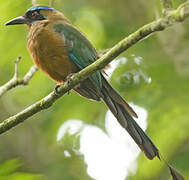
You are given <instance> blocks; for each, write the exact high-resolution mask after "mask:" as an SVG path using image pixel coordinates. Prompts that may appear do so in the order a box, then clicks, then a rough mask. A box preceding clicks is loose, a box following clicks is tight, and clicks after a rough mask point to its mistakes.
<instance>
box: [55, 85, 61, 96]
mask: <svg viewBox="0 0 189 180" xmlns="http://www.w3.org/2000/svg"><path fill="white" fill-rule="evenodd" d="M59 87H60V84H57V85H56V86H55V88H54V93H55V94H56V95H57V96H58V95H60V94H59V92H58V88H59Z"/></svg>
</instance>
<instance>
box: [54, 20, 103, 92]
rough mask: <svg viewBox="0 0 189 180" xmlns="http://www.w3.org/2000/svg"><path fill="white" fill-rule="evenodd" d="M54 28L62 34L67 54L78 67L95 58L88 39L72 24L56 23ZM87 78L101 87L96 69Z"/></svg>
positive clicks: (86, 64)
mask: <svg viewBox="0 0 189 180" xmlns="http://www.w3.org/2000/svg"><path fill="white" fill-rule="evenodd" d="M54 30H55V32H56V33H58V34H59V35H60V36H63V38H64V41H65V43H66V48H67V50H68V56H69V58H70V60H72V61H73V62H74V63H75V64H76V65H77V66H78V67H79V68H80V69H84V68H85V67H87V66H88V65H90V64H91V63H93V62H94V61H96V59H97V53H96V50H95V49H94V48H93V46H92V45H91V43H90V42H89V41H88V39H87V38H86V37H85V36H84V35H83V34H82V33H81V32H79V31H78V30H77V29H76V28H74V27H73V26H72V25H70V24H67V23H64V24H56V25H55V26H54ZM89 79H90V80H91V81H92V82H93V83H95V84H96V85H97V86H98V88H100V89H101V87H102V82H101V73H100V71H97V72H96V73H94V74H92V75H91V76H90V77H89Z"/></svg>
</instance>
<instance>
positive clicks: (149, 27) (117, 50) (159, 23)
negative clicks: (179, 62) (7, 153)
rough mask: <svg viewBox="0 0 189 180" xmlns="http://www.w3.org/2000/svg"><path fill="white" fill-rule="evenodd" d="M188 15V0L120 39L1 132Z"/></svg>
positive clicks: (0, 127)
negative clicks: (144, 40) (124, 52)
mask: <svg viewBox="0 0 189 180" xmlns="http://www.w3.org/2000/svg"><path fill="white" fill-rule="evenodd" d="M188 16H189V2H186V3H184V4H182V5H180V6H179V7H178V8H177V9H176V10H173V11H171V12H170V13H168V14H167V15H165V16H164V17H162V18H160V19H158V20H156V21H153V22H151V23H149V24H146V25H144V26H143V27H141V28H140V29H138V30H137V31H136V32H134V33H132V34H131V35H129V36H128V37H126V38H125V39H123V40H122V41H120V42H119V43H118V44H116V45H115V46H114V47H112V48H111V49H110V50H109V51H108V52H107V53H106V54H104V55H103V56H102V57H101V58H99V59H98V60H97V61H95V62H94V63H93V64H91V65H89V66H88V67H86V68H85V69H83V70H82V71H80V72H78V73H76V74H74V75H73V76H71V77H70V79H69V82H65V83H64V84H63V85H62V86H61V87H60V88H58V92H59V94H60V95H56V94H55V93H54V92H52V93H50V94H49V95H48V96H46V97H44V98H43V99H41V100H40V101H38V102H36V103H35V104H33V105H31V106H29V107H28V108H26V109H24V110H23V111H21V112H19V113H18V114H16V115H14V116H12V117H9V118H8V119H6V120H4V121H3V122H2V123H1V124H0V134H2V133H4V132H6V131H8V130H9V129H11V128H13V127H15V126H17V125H18V124H20V123H21V122H23V121H25V120H26V119H28V118H29V117H31V116H32V115H34V114H36V113H38V112H40V111H42V110H44V109H47V108H49V107H50V106H52V105H53V103H54V102H55V101H56V100H57V99H59V98H60V97H61V96H62V95H64V94H65V93H66V92H68V91H69V90H71V89H72V88H73V87H74V86H75V85H77V84H78V83H79V82H81V81H83V80H84V79H86V78H87V77H88V76H89V75H91V74H92V73H94V72H95V71H97V70H100V69H102V68H104V67H105V66H106V65H107V64H108V63H110V62H111V61H112V60H113V59H114V58H116V57H117V56H118V55H120V54H121V53H122V52H123V51H125V50H127V49H128V48H130V47H132V46H133V45H135V44H136V43H137V42H139V41H140V40H143V39H144V38H146V37H147V36H149V35H151V34H153V33H154V32H157V31H162V30H164V29H166V28H167V27H169V26H170V25H172V24H174V23H176V22H182V21H184V20H185V19H186V18H187V17H188Z"/></svg>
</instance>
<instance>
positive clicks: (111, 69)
mask: <svg viewBox="0 0 189 180" xmlns="http://www.w3.org/2000/svg"><path fill="white" fill-rule="evenodd" d="M127 60H128V59H127V58H126V57H121V58H119V59H117V60H114V61H112V62H111V63H110V64H109V67H108V68H107V69H106V70H105V72H106V74H107V75H108V77H107V79H110V77H111V76H112V74H113V72H114V71H115V69H116V68H117V66H118V65H119V63H122V64H125V63H126V62H127Z"/></svg>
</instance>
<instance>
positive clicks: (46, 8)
mask: <svg viewBox="0 0 189 180" xmlns="http://www.w3.org/2000/svg"><path fill="white" fill-rule="evenodd" d="M36 10H54V8H51V7H47V6H34V7H31V8H30V9H29V10H28V11H36Z"/></svg>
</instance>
